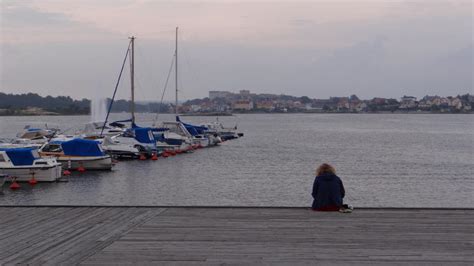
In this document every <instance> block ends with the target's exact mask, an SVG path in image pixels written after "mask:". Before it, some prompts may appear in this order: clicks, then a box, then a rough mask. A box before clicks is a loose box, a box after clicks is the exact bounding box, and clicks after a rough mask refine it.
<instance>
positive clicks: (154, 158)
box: [151, 153, 158, 161]
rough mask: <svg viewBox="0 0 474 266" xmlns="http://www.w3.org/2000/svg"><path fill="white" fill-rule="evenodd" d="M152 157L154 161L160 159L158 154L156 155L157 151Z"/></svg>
mask: <svg viewBox="0 0 474 266" xmlns="http://www.w3.org/2000/svg"><path fill="white" fill-rule="evenodd" d="M151 159H152V160H153V161H156V160H158V155H156V153H153V155H152V156H151Z"/></svg>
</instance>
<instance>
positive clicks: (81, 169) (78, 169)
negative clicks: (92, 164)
mask: <svg viewBox="0 0 474 266" xmlns="http://www.w3.org/2000/svg"><path fill="white" fill-rule="evenodd" d="M77 171H79V172H80V173H84V172H85V171H86V168H84V166H82V165H81V166H79V167H78V168H77Z"/></svg>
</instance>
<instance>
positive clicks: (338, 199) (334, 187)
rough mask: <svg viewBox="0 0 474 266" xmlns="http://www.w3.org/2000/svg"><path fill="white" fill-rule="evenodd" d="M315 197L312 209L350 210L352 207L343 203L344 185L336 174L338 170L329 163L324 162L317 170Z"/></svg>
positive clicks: (314, 186) (313, 194) (314, 187)
mask: <svg viewBox="0 0 474 266" xmlns="http://www.w3.org/2000/svg"><path fill="white" fill-rule="evenodd" d="M311 195H312V196H313V198H314V200H313V205H312V209H313V210H314V211H341V212H349V211H347V210H352V208H351V207H349V206H347V205H343V203H342V199H343V198H344V196H345V190H344V185H343V184H342V181H341V179H340V178H339V177H338V176H337V175H336V170H335V169H334V167H332V166H331V165H329V164H326V163H324V164H322V165H320V166H319V167H318V169H317V170H316V178H315V179H314V183H313V193H312V194H311Z"/></svg>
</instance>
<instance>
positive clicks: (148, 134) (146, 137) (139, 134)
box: [133, 127, 155, 143]
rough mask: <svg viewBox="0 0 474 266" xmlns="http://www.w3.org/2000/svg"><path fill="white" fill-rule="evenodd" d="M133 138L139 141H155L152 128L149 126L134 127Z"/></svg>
mask: <svg viewBox="0 0 474 266" xmlns="http://www.w3.org/2000/svg"><path fill="white" fill-rule="evenodd" d="M133 131H135V139H136V140H137V141H138V142H140V143H155V138H154V137H153V133H152V129H151V128H149V127H135V128H133Z"/></svg>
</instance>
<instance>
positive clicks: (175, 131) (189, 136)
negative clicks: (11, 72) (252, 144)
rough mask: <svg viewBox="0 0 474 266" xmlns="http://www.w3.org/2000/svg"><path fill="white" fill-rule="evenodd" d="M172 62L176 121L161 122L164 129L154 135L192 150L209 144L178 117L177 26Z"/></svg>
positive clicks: (183, 148) (181, 147)
mask: <svg viewBox="0 0 474 266" xmlns="http://www.w3.org/2000/svg"><path fill="white" fill-rule="evenodd" d="M174 62H175V65H174V66H175V105H174V113H175V116H176V121H168V122H163V123H162V124H161V125H160V126H159V128H164V129H166V130H161V132H156V133H155V136H156V138H157V140H159V141H161V142H164V143H166V144H168V145H173V146H175V149H178V150H185V151H188V150H192V149H194V148H199V147H207V146H209V138H208V137H207V136H206V135H202V134H199V133H196V132H195V131H190V130H191V128H190V127H189V126H187V125H185V124H184V123H182V122H181V121H180V119H179V113H178V110H179V101H178V73H179V71H178V66H179V64H178V62H179V61H178V27H176V41H175V52H174Z"/></svg>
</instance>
